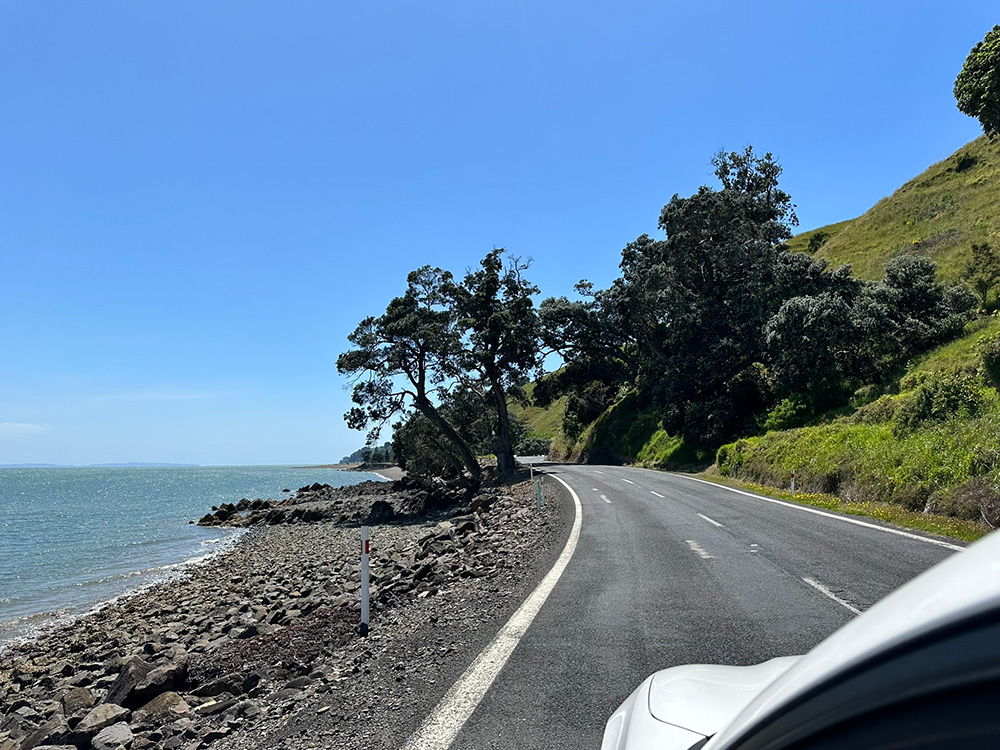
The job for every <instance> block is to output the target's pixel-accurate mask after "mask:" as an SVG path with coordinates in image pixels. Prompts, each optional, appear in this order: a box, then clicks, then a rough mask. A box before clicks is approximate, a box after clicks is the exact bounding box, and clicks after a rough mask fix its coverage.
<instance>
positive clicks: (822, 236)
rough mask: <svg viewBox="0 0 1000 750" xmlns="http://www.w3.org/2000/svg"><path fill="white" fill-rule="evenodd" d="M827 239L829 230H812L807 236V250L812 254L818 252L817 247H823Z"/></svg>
mask: <svg viewBox="0 0 1000 750" xmlns="http://www.w3.org/2000/svg"><path fill="white" fill-rule="evenodd" d="M828 239H830V233H829V232H825V231H823V230H822V229H820V230H817V231H815V232H813V233H812V234H811V235H810V237H809V252H810V253H811V254H812V255H815V254H816V253H818V252H819V249H820V248H821V247H823V245H824V244H825V243H826V241H827V240H828Z"/></svg>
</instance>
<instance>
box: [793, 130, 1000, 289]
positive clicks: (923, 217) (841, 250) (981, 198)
mask: <svg viewBox="0 0 1000 750" xmlns="http://www.w3.org/2000/svg"><path fill="white" fill-rule="evenodd" d="M816 232H826V233H828V234H829V235H830V237H829V238H828V239H827V240H826V242H825V244H824V245H823V246H822V247H821V248H820V250H819V253H818V254H817V257H821V258H826V259H827V260H829V261H830V263H831V264H832V265H833V266H839V265H842V264H844V263H850V264H851V267H852V269H853V270H854V274H855V275H856V276H859V277H861V278H865V279H878V278H881V276H882V274H883V272H884V270H885V264H886V263H887V262H888V261H889V260H890V259H891V258H893V257H895V256H896V255H900V254H902V253H915V254H920V255H924V256H926V257H928V258H930V259H931V260H933V261H935V262H936V263H937V264H938V268H939V271H940V274H941V277H942V278H944V279H946V280H949V281H954V280H957V279H958V277H959V274H960V273H961V270H962V268H963V267H964V266H965V264H966V263H967V262H968V259H969V257H970V253H971V250H970V248H971V245H972V243H973V242H982V241H984V240H989V241H990V242H991V243H994V244H1000V141H994V142H993V143H990V142H989V141H988V140H987V139H986V137H985V136H983V137H980V138H977V139H976V140H974V141H972V142H971V143H968V144H966V145H965V146H963V147H962V148H960V149H959V150H958V151H956V152H955V153H954V154H952V155H951V156H949V157H948V158H947V159H945V160H944V161H941V162H938V163H937V164H934V165H933V166H931V167H930V168H928V169H927V170H926V171H925V172H924V173H923V174H921V175H919V176H917V177H915V178H914V179H912V180H910V181H909V182H907V183H906V184H905V185H903V187H901V188H900V189H899V190H897V191H896V192H895V193H893V194H892V195H890V196H889V197H888V198H883V199H882V200H880V201H879V202H878V203H876V204H875V205H874V206H873V207H872V208H871V209H870V210H869V211H867V212H866V213H865V214H864V215H862V216H859V217H858V218H856V219H852V220H850V221H844V222H840V223H838V224H831V225H829V226H826V227H820V228H819V229H815V230H812V231H810V232H803V233H802V234H800V235H797V236H796V237H794V238H793V239H792V241H791V242H790V243H789V244H790V247H791V248H792V249H794V250H798V251H802V252H805V251H807V250H808V246H809V240H810V239H811V237H812V236H813V235H814V234H815V233H816Z"/></svg>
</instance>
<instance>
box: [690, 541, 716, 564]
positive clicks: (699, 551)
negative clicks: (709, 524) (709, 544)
mask: <svg viewBox="0 0 1000 750" xmlns="http://www.w3.org/2000/svg"><path fill="white" fill-rule="evenodd" d="M684 541H685V542H687V544H688V547H690V548H691V551H692V552H694V553H695V554H696V555H698V557H700V558H701V559H702V560H711V559H712V556H711V555H710V554H708V552H706V551H705V548H704V547H702V546H701V545H700V544H698V542H696V541H694V540H693V539H685V540H684Z"/></svg>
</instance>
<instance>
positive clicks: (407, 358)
mask: <svg viewBox="0 0 1000 750" xmlns="http://www.w3.org/2000/svg"><path fill="white" fill-rule="evenodd" d="M452 284H453V280H452V277H451V274H450V273H448V272H446V271H442V270H441V269H440V268H431V267H430V266H424V267H422V268H419V269H417V270H416V271H413V272H411V273H410V274H409V275H408V276H407V288H406V293H405V294H404V295H403V296H401V297H396V298H395V299H393V300H392V301H391V302H390V303H389V305H388V306H387V307H386V311H385V313H383V314H382V315H381V316H379V317H377V318H376V317H368V318H365V319H364V320H362V321H361V323H360V324H359V325H358V327H357V328H356V329H355V330H354V332H353V333H351V335H350V336H348V337H347V338H348V341H350V342H351V343H352V344H353V345H354V347H355V348H353V349H351V350H350V351H347V352H344V353H343V354H341V355H340V356H339V357H338V358H337V370H338V371H339V372H340V373H341V374H344V375H348V376H350V377H351V378H352V379H353V394H352V399H353V401H354V403H355V404H357V406H355V407H354V408H352V409H351V410H350V411H349V412H348V413H347V414H345V415H344V418H345V420H346V421H347V424H348V426H349V427H351V428H352V429H365V428H370V431H369V433H368V440H369V443H374V441H375V440H376V439H377V438H378V434H379V432H380V430H381V429H382V427H384V426H385V424H386V423H387V422H388V421H389V420H390V419H391V418H392V417H393V416H394V415H396V414H399V413H401V412H403V411H404V410H405V409H406V408H407V407H408V406H410V405H412V406H413V408H415V409H416V410H417V411H418V412H420V413H421V414H422V415H423V416H424V417H426V419H427V420H428V421H429V422H430V423H431V424H432V425H433V426H434V427H435V428H436V429H437V430H439V431H440V433H441V434H442V435H443V437H444V439H445V440H446V441H447V442H448V443H449V444H450V445H451V446H452V448H453V449H454V451H455V452H456V453H457V455H458V456H459V458H460V460H461V463H462V465H463V467H464V468H465V470H466V471H467V472H468V475H469V476H468V480H469V484H470V486H471V487H472V488H473V489H474V488H476V487H478V486H479V484H480V483H481V481H482V470H481V469H480V467H479V463H478V461H476V456H475V454H474V453H473V452H472V450H471V448H470V447H469V445H468V443H467V442H466V441H465V440H464V439H463V438H462V436H461V435H460V434H459V432H458V431H457V430H456V429H455V427H454V426H453V425H452V424H451V423H450V422H449V421H448V420H447V419H446V418H445V417H444V416H443V415H442V414H441V413H440V412H439V411H438V409H437V407H436V406H435V401H436V402H438V403H440V401H441V400H442V398H444V397H445V396H447V394H448V393H449V391H450V389H451V388H452V387H453V385H454V383H455V377H456V374H457V368H458V366H459V358H460V356H461V353H462V345H461V331H460V328H459V325H458V319H457V316H456V315H455V312H454V309H453V308H452V307H451V305H450V300H449V299H448V297H447V296H446V294H445V290H446V289H449V288H451V286H452Z"/></svg>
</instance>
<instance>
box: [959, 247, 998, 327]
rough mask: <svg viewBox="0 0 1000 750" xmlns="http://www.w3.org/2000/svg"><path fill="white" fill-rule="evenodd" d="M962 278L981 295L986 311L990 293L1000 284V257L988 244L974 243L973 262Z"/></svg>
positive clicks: (967, 267) (966, 268)
mask: <svg viewBox="0 0 1000 750" xmlns="http://www.w3.org/2000/svg"><path fill="white" fill-rule="evenodd" d="M962 278H963V279H965V281H966V282H967V283H968V285H969V286H970V287H972V290H973V291H974V292H975V293H976V294H978V295H979V299H980V300H981V301H982V306H983V309H984V310H985V309H986V300H987V298H988V297H989V295H990V291H991V290H992V289H993V287H995V286H996V285H997V284H1000V256H998V255H997V252H996V251H995V250H994V249H993V248H992V247H990V245H989V243H988V242H983V243H976V242H973V243H972V260H971V261H969V265H967V266H966V267H965V272H964V273H963V274H962Z"/></svg>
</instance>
